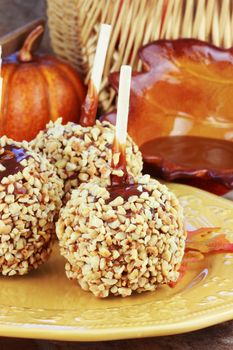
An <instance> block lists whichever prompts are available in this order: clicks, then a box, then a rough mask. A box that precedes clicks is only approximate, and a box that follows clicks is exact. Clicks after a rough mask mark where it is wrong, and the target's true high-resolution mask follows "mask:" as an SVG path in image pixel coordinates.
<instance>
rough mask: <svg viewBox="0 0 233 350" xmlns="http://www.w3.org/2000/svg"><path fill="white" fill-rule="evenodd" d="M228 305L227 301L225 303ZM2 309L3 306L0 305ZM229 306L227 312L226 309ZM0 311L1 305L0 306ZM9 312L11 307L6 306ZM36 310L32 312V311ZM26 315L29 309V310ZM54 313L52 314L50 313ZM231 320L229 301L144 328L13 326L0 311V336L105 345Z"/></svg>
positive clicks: (232, 310)
mask: <svg viewBox="0 0 233 350" xmlns="http://www.w3.org/2000/svg"><path fill="white" fill-rule="evenodd" d="M166 185H168V186H169V188H170V189H171V190H176V189H179V188H183V189H184V190H185V188H187V189H188V194H192V193H196V194H197V193H200V194H202V193H203V194H204V196H205V197H206V198H207V197H208V198H211V199H213V197H215V199H216V202H217V203H224V205H226V207H229V206H230V207H232V209H233V202H231V201H230V200H229V199H226V198H222V197H219V196H217V195H214V194H212V193H209V192H206V191H204V190H200V189H197V188H194V187H191V186H188V185H183V184H173V183H171V184H167V183H166ZM229 301H230V300H229ZM2 306H3V305H2ZM229 306H230V309H229ZM0 307H1V305H0ZM7 307H8V308H9V309H10V308H11V307H14V308H15V306H13V305H12V306H10V305H8V306H7ZM21 309H22V311H23V312H27V309H28V308H27V307H25V308H23V307H22V308H21ZM34 309H36V308H34ZM213 310H215V311H214V313H213ZM29 311H30V309H29ZM54 312H56V310H54ZM231 319H233V299H232V301H230V302H229V303H228V304H226V303H223V304H220V305H217V306H213V307H209V308H208V309H207V310H203V311H202V312H201V311H200V312H198V311H197V312H194V311H193V312H190V313H189V314H188V315H187V316H186V318H183V319H181V318H180V319H179V318H177V319H174V321H173V320H172V319H171V320H168V321H167V322H164V323H162V322H161V323H160V324H158V323H156V324H144V325H136V326H133V324H132V325H131V326H127V327H125V326H124V325H123V326H122V327H119V326H113V327H108V328H107V326H105V327H103V328H102V327H97V328H91V327H88V326H83V325H82V326H79V325H77V326H76V325H75V326H72V325H70V326H69V325H65V324H64V325H58V324H49V323H48V322H47V323H45V322H44V323H43V324H42V322H41V323H40V324H39V323H38V324H35V323H26V322H25V323H16V322H11V321H9V322H7V321H6V322H2V321H1V311H0V336H5V337H12V338H13V337H14V338H28V339H30V338H33V339H45V340H58V341H89V342H94V341H107V340H120V339H131V338H144V337H157V336H168V335H175V334H181V333H187V332H192V331H196V330H199V329H202V328H206V327H209V326H213V325H216V324H219V323H221V322H225V321H229V320H231Z"/></svg>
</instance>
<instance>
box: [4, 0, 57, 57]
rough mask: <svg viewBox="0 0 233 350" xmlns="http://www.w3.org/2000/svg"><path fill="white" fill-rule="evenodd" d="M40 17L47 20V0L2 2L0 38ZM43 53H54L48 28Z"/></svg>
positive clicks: (8, 0) (9, 0) (10, 0)
mask: <svg viewBox="0 0 233 350" xmlns="http://www.w3.org/2000/svg"><path fill="white" fill-rule="evenodd" d="M39 17H43V18H46V0H0V36H2V35H5V34H7V33H8V32H10V31H12V30H14V29H17V28H19V27H20V26H21V25H24V24H25V23H27V22H30V21H31V20H33V19H36V18H39ZM41 51H43V52H52V49H51V45H50V41H49V35H48V28H46V32H45V35H44V38H43V42H42V46H41Z"/></svg>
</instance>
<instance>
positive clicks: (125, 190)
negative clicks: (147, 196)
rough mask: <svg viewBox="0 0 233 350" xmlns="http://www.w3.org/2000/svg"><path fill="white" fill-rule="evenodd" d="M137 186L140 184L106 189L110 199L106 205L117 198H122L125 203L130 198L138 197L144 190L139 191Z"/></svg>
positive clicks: (126, 184)
mask: <svg viewBox="0 0 233 350" xmlns="http://www.w3.org/2000/svg"><path fill="white" fill-rule="evenodd" d="M139 186H140V184H138V183H133V184H128V183H125V184H121V185H117V186H110V187H108V188H107V190H108V191H109V193H110V198H109V199H108V200H107V201H106V203H107V204H108V203H110V202H111V201H113V200H114V199H115V198H117V197H122V198H124V200H125V201H127V200H128V199H129V197H131V196H140V195H141V194H142V193H143V192H145V190H144V189H143V190H142V191H140V190H139V189H138V187H139Z"/></svg>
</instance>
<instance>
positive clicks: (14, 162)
mask: <svg viewBox="0 0 233 350" xmlns="http://www.w3.org/2000/svg"><path fill="white" fill-rule="evenodd" d="M29 157H30V155H29V154H28V153H27V151H26V150H25V149H24V148H22V147H20V148H19V147H17V146H15V145H6V146H5V147H4V153H2V154H1V155H0V164H1V165H2V166H4V168H5V170H3V171H0V180H2V179H3V178H4V177H7V176H9V175H14V174H16V173H18V172H19V171H22V170H23V169H24V166H23V165H22V164H21V162H22V160H24V159H26V158H29Z"/></svg>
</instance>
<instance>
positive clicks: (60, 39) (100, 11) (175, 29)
mask: <svg viewBox="0 0 233 350" xmlns="http://www.w3.org/2000/svg"><path fill="white" fill-rule="evenodd" d="M47 2H48V19H49V21H48V22H49V28H50V36H51V41H52V46H53V49H54V51H55V53H56V54H57V55H58V56H60V57H61V58H62V59H64V60H67V61H68V62H70V63H71V64H73V65H74V66H75V67H76V68H77V69H78V71H79V72H81V73H82V74H84V76H85V79H86V81H87V80H88V78H89V74H90V67H92V61H93V55H94V53H95V48H96V43H97V38H98V31H99V25H100V23H102V22H105V23H110V24H112V27H113V31H112V36H111V42H110V46H109V51H108V57H107V61H106V65H105V70H104V79H103V83H102V88H101V92H100V101H101V103H102V106H103V108H104V110H105V111H107V110H109V108H110V107H111V104H112V101H113V98H114V92H113V90H112V89H110V88H109V87H107V85H108V75H109V73H110V72H112V71H118V70H119V68H120V65H121V64H122V63H128V64H131V65H132V66H133V68H134V69H135V70H140V68H141V62H140V60H139V58H138V55H137V52H138V49H139V48H140V47H141V46H142V45H144V44H146V43H148V42H150V41H153V40H156V39H158V38H166V39H176V38H182V37H186V38H187V37H193V38H198V39H202V40H207V41H209V42H211V43H213V44H215V45H217V46H222V47H230V46H231V45H232V43H233V0H69V1H67V0H47Z"/></svg>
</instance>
